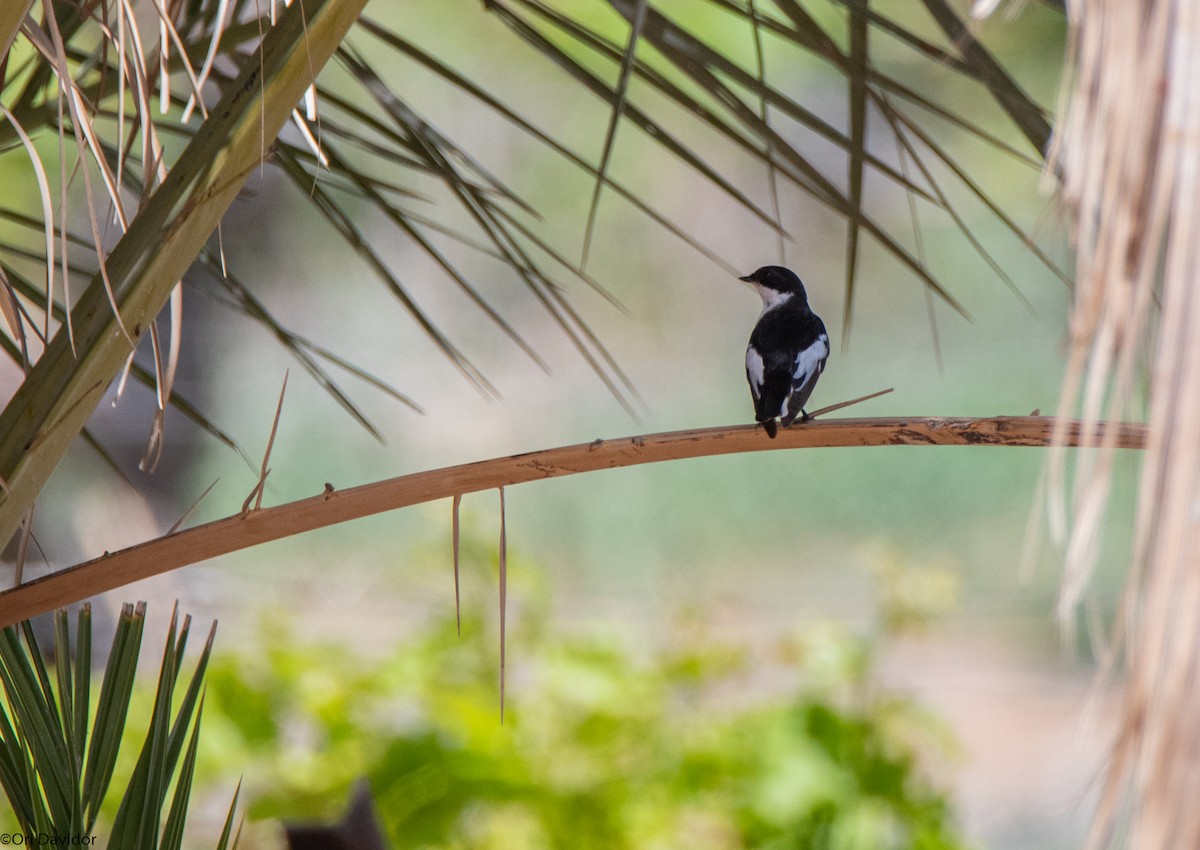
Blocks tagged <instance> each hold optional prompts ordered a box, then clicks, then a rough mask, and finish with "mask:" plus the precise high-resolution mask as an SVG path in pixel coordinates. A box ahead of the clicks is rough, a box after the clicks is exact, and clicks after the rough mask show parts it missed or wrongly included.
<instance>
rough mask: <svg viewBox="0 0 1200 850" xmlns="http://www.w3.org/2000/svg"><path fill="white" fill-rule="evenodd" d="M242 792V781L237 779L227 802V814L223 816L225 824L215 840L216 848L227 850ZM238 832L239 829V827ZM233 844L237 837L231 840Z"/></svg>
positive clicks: (235, 842) (234, 844) (235, 844)
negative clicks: (231, 798) (230, 798)
mask: <svg viewBox="0 0 1200 850" xmlns="http://www.w3.org/2000/svg"><path fill="white" fill-rule="evenodd" d="M241 793H242V781H241V780H240V779H239V780H238V784H237V788H236V789H235V790H234V792H233V800H231V801H230V803H229V814H227V815H226V816H225V826H224V827H222V829H221V838H220V840H218V841H217V850H229V839H230V836H231V835H232V834H233V816H234V813H235V812H236V811H237V804H238V797H239V796H241ZM238 832H239V833H240V832H241V830H240V829H239V830H238ZM233 846H234V847H236V846H237V839H236V838H235V839H234V841H233Z"/></svg>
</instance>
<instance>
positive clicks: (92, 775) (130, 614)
mask: <svg viewBox="0 0 1200 850" xmlns="http://www.w3.org/2000/svg"><path fill="white" fill-rule="evenodd" d="M145 621H146V606H145V604H144V603H138V605H137V606H136V607H134V606H132V605H124V606H122V608H121V616H120V617H119V618H118V620H117V628H116V630H115V632H114V634H113V645H112V649H111V650H110V651H109V655H108V664H107V665H106V666H105V668H104V680H103V682H102V683H101V685H100V699H99V702H98V703H97V706H96V719H95V722H94V724H93V729H92V740H91V744H90V745H89V747H88V759H87V767H86V769H85V771H84V775H83V803H84V817H85V824H84V825H85V831H86V832H91V831H92V830H93V828H94V827H95V823H96V818H97V817H98V816H99V814H100V804H101V802H102V801H103V799H104V795H105V794H106V793H107V791H108V786H109V783H110V782H111V781H112V774H113V769H114V767H115V765H116V761H117V753H118V750H119V748H120V744H121V732H122V730H123V729H124V728H125V719H126V716H127V715H128V712H129V700H130V696H131V695H132V693H133V684H134V679H135V677H136V674H137V659H138V654H139V653H140V652H141V645H142V632H143V630H144V628H145Z"/></svg>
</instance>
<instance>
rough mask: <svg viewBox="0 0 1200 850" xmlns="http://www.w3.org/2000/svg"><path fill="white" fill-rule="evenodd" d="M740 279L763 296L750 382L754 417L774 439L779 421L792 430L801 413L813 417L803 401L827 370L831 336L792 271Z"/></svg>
mask: <svg viewBox="0 0 1200 850" xmlns="http://www.w3.org/2000/svg"><path fill="white" fill-rule="evenodd" d="M738 280H741V281H743V282H745V283H748V284H750V285H751V286H753V287H754V288H755V289H756V290H757V291H758V294H759V297H761V298H762V304H763V308H762V313H760V314H759V316H758V323H757V324H755V326H754V330H753V332H751V334H750V344H749V346H747V348H746V380H747V381H749V382H750V395H751V397H752V398H753V399H754V418H755V420H756V421H757V422H759V423H760V424H761V425H762V426H763V429H764V430H765V431H766V432H767V436H768V437H770V438H771V439H775V433H776V429H777V427H778V425H782V426H783V427H784V428H787V427H788V426H789V425H791V424H792V423H793V422H794V421H795V420H796V418H797V417H800V421H801V422H805V421H807V420H808V412H807V411H806V410H805V409H804V405H805V404H807V403H808V398H809V396H811V395H812V391H813V387H815V386H816V385H817V379H818V378H820V377H821V373H822V372H823V371H825V361H826V360H828V359H829V334H828V333H826V331H825V323H824V322H822V321H821V317H820V316H818V315H817V314H816V313H814V312H813V311H812V308H811V307H809V306H808V293H807V292H805V291H804V284H803V283H802V282H801V281H800V278H799V276H797V275H796V273H795V272H793V271H792V270H791V269H786V268H784V267H783V266H763V267H762V268H760V269H759V270H758V271H756V272H754V273H753V274H748V275H746V276H744V277H739V278H738ZM776 419H778V420H779V421H778V423H777V422H776Z"/></svg>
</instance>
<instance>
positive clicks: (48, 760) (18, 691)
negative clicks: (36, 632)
mask: <svg viewBox="0 0 1200 850" xmlns="http://www.w3.org/2000/svg"><path fill="white" fill-rule="evenodd" d="M37 652H38V649H37V642H36V641H33V642H32V643H26V644H25V645H24V646H22V643H21V639H20V637H18V631H17V629H16V628H13V627H9V628H6V629H4V630H3V631H2V632H0V681H2V682H3V685H4V693H5V696H6V697H7V701H8V705H9V706H10V708H11V709H12V712H13V719H14V720H15V728H16V732H17V741H18V745H21V746H25V747H28V750H29V754H30V756H31V759H30V763H29V766H30V767H32V768H33V769H34V770H35V771H36V776H37V779H38V780H39V781H40V784H41V787H42V791H43V793H44V800H45V807H44V810H43V811H44V814H45V815H46V816H48V818H49V821H48V824H47V825H50V826H52V825H57V824H63V825H67V824H69V823H70V821H71V812H72V798H73V794H72V792H71V783H70V775H69V772H68V770H67V768H66V761H67V758H66V753H67V748H66V742H65V741H64V740H63V737H62V728H61V726H59V724H58V720H57V710H56V707H55V706H53V705H49V704H47V702H46V699H45V694H44V692H43V691H42V686H41V682H39V679H38V673H37V671H36V669H35V667H36V665H37V664H39V663H40V659H39V661H37V662H35V661H34V660H33V656H34V654H36V653H37ZM29 787H30V788H36V787H37V782H36V781H35V782H30V784H29ZM38 808H39V807H36V806H35V815H36V814H37V813H38V812H37V809H38Z"/></svg>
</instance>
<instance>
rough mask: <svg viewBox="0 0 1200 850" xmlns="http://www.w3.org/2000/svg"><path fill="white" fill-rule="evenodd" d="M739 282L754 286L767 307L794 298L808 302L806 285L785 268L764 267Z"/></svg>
mask: <svg viewBox="0 0 1200 850" xmlns="http://www.w3.org/2000/svg"><path fill="white" fill-rule="evenodd" d="M738 280H740V281H743V282H744V283H748V284H750V285H751V286H753V287H754V288H755V289H756V290H757V291H758V294H759V295H760V296H761V297H762V300H763V304H764V305H765V306H772V305H774V304H777V303H779V302H780V301H783V300H787V299H789V298H790V297H792V296H796V297H798V298H799V299H800V300H801V301H808V293H806V292H805V291H804V284H803V283H801V282H800V278H799V277H798V276H797V275H796V273H795V272H793V271H792V270H791V269H785V268H784V267H783V266H763V267H762V268H760V269H759V270H758V271H756V272H754V273H752V274H748V275H746V276H744V277H739V278H738Z"/></svg>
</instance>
